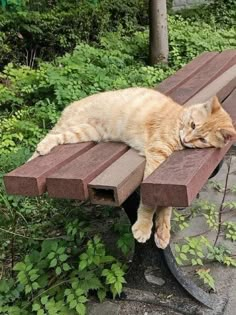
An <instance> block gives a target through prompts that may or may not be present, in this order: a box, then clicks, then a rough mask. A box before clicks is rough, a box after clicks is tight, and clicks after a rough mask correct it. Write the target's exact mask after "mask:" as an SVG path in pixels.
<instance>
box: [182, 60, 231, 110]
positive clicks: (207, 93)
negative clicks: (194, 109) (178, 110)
mask: <svg viewBox="0 0 236 315" xmlns="http://www.w3.org/2000/svg"><path fill="white" fill-rule="evenodd" d="M235 87H236V65H234V66H232V67H231V68H229V69H228V70H226V71H225V72H224V73H223V74H221V75H220V76H219V77H218V78H216V79H215V80H214V81H212V82H211V83H210V84H208V85H207V86H206V87H205V88H204V89H202V90H201V91H200V92H198V93H197V94H196V95H194V96H193V97H192V98H191V99H190V100H189V101H188V102H186V103H185V104H184V105H185V106H186V105H192V104H198V103H201V102H205V101H207V100H209V99H210V98H211V97H212V96H214V95H217V96H218V98H219V99H220V100H221V101H224V100H225V98H227V96H228V95H229V94H230V93H231V92H232V91H233V90H234V89H235Z"/></svg>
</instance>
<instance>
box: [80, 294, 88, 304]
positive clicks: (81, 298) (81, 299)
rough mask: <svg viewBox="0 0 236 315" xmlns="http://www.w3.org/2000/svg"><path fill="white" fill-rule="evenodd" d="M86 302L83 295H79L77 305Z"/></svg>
mask: <svg viewBox="0 0 236 315" xmlns="http://www.w3.org/2000/svg"><path fill="white" fill-rule="evenodd" d="M87 301H88V299H87V298H86V297H85V296H84V295H81V296H79V298H78V302H79V303H86V302H87Z"/></svg>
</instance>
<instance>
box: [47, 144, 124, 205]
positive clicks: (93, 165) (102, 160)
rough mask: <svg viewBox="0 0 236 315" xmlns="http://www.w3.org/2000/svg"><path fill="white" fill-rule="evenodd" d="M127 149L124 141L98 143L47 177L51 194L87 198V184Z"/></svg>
mask: <svg viewBox="0 0 236 315" xmlns="http://www.w3.org/2000/svg"><path fill="white" fill-rule="evenodd" d="M127 150H128V146H127V145H125V144H123V143H114V142H112V143H99V144H97V145H96V146H95V147H93V148H92V149H90V150H89V151H87V152H85V153H84V154H82V155H81V156H79V157H78V158H76V159H74V160H73V161H71V162H70V163H67V164H66V165H65V166H63V167H62V168H60V169H59V170H58V171H56V172H55V173H53V174H52V175H50V176H48V177H47V180H46V184H47V190H48V194H49V196H50V197H57V198H70V199H79V200H86V199H87V197H88V187H87V184H88V183H89V182H90V181H91V180H93V179H94V178H95V177H96V176H97V175H98V174H100V173H101V172H102V171H103V170H104V169H105V168H107V167H108V166H109V165H111V164H112V163H113V162H114V161H115V160H117V159H118V158H119V157H120V156H121V155H122V154H123V153H124V152H126V151H127Z"/></svg>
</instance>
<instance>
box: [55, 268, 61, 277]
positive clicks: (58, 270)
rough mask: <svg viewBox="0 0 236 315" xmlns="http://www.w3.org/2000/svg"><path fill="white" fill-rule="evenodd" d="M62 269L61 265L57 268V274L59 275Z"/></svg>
mask: <svg viewBox="0 0 236 315" xmlns="http://www.w3.org/2000/svg"><path fill="white" fill-rule="evenodd" d="M61 272H62V270H61V267H57V268H56V274H57V275H58V276H59V275H60V274H61Z"/></svg>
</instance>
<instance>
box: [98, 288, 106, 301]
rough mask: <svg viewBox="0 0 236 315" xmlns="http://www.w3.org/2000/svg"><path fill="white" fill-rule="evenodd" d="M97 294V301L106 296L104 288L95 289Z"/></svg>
mask: <svg viewBox="0 0 236 315" xmlns="http://www.w3.org/2000/svg"><path fill="white" fill-rule="evenodd" d="M97 295H98V298H99V301H100V302H102V301H103V300H104V299H105V297H106V290H104V289H99V290H97Z"/></svg>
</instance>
